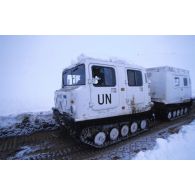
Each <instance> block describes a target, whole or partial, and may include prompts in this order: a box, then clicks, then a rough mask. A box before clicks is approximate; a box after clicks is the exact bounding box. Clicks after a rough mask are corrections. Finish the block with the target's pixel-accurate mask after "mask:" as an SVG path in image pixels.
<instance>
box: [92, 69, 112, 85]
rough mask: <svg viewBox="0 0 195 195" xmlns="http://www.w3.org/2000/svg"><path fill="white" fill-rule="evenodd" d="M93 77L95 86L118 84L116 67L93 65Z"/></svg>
mask: <svg viewBox="0 0 195 195" xmlns="http://www.w3.org/2000/svg"><path fill="white" fill-rule="evenodd" d="M92 77H93V79H94V80H95V82H94V83H93V85H94V86H95V87H114V86H116V75H115V70H114V68H111V67H104V66H92Z"/></svg>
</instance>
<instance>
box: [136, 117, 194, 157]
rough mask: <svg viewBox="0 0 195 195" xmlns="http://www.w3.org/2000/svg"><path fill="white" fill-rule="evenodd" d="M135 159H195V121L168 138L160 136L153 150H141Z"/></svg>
mask: <svg viewBox="0 0 195 195" xmlns="http://www.w3.org/2000/svg"><path fill="white" fill-rule="evenodd" d="M134 159H135V160H148V159H149V160H156V159H159V160H160V159H161V160H165V159H174V160H176V159H178V160H182V159H183V160H184V159H188V160H189V159H195V121H193V122H192V123H191V124H189V125H185V126H183V127H182V128H181V130H180V131H179V133H178V134H173V135H170V136H169V137H168V139H162V138H159V139H157V140H156V146H155V147H154V148H153V149H152V150H147V151H144V152H143V151H141V152H139V153H138V154H137V155H136V156H135V158H134Z"/></svg>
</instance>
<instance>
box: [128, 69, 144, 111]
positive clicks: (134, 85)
mask: <svg viewBox="0 0 195 195" xmlns="http://www.w3.org/2000/svg"><path fill="white" fill-rule="evenodd" d="M125 75H126V103H127V105H128V109H129V110H130V111H131V112H132V113H136V112H139V111H140V110H141V109H142V108H143V106H144V102H145V97H144V85H143V75H142V71H141V70H134V69H130V68H126V70H125Z"/></svg>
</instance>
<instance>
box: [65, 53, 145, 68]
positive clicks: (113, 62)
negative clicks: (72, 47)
mask: <svg viewBox="0 0 195 195" xmlns="http://www.w3.org/2000/svg"><path fill="white" fill-rule="evenodd" d="M85 63H88V64H90V63H94V64H107V65H117V66H127V67H131V68H135V69H144V67H142V66H139V65H137V64H134V63H129V62H127V61H125V60H122V59H118V58H115V57H114V58H110V59H100V58H92V57H88V56H85V55H80V56H79V57H78V58H77V62H76V63H75V62H74V63H72V65H70V66H68V67H67V68H65V69H64V71H65V70H67V69H70V68H74V67H75V66H76V65H79V64H85Z"/></svg>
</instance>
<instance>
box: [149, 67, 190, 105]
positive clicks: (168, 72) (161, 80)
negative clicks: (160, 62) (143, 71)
mask: <svg viewBox="0 0 195 195" xmlns="http://www.w3.org/2000/svg"><path fill="white" fill-rule="evenodd" d="M147 75H148V78H149V80H150V94H151V98H152V101H154V102H160V103H164V104H178V103H184V102H189V101H190V100H191V96H192V92H191V81H190V75H189V71H187V70H183V69H179V68H173V67H168V66H165V67H156V68H148V69H147ZM184 79H187V86H184Z"/></svg>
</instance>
